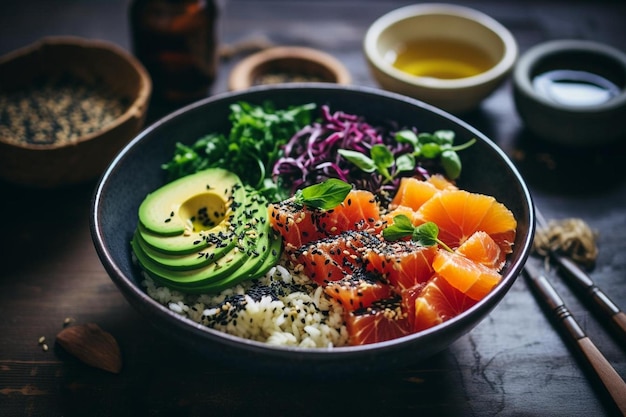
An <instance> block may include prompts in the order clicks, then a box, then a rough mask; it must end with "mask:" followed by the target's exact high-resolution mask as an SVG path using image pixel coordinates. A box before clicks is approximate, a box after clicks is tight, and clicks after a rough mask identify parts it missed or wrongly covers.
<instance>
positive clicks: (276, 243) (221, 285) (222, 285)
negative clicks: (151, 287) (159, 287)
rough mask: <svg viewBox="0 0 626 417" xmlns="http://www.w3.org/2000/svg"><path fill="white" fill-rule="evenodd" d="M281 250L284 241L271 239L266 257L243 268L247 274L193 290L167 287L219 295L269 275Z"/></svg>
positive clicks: (238, 274)
mask: <svg viewBox="0 0 626 417" xmlns="http://www.w3.org/2000/svg"><path fill="white" fill-rule="evenodd" d="M281 250H282V239H280V238H276V237H272V238H270V246H269V250H268V251H267V253H266V254H265V256H263V257H262V258H261V259H259V258H251V259H250V260H249V261H248V262H247V263H248V266H249V269H248V268H247V267H245V266H242V267H241V270H242V271H244V270H247V271H246V273H245V274H243V273H241V274H240V273H239V271H238V273H237V274H233V275H230V276H228V277H226V278H224V279H221V280H218V281H214V282H210V283H207V284H205V285H199V286H196V287H193V288H190V287H188V286H185V285H179V284H176V283H173V282H168V283H167V286H168V287H169V288H171V289H174V290H179V291H181V292H187V293H217V292H220V291H223V290H225V289H227V288H230V287H233V286H235V285H237V284H239V283H240V282H243V281H248V280H253V279H257V278H260V277H262V276H263V275H265V274H267V272H268V271H269V270H270V269H271V268H272V267H274V266H275V265H276V263H277V262H278V259H279V258H280V254H281Z"/></svg>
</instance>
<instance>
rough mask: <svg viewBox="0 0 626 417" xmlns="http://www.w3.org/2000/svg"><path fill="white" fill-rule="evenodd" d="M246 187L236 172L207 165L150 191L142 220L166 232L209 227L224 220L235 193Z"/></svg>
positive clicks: (151, 228) (152, 229) (141, 211)
mask: <svg viewBox="0 0 626 417" xmlns="http://www.w3.org/2000/svg"><path fill="white" fill-rule="evenodd" d="M242 189H243V185H242V183H241V180H240V179H239V177H238V176H237V175H236V174H234V173H232V172H230V171H228V170H225V169H221V168H209V169H205V170H203V171H199V172H197V173H195V174H191V175H187V176H185V177H182V178H179V179H177V180H175V181H172V182H170V183H168V184H166V185H164V186H163V187H161V188H159V189H157V190H155V191H153V192H152V193H150V194H148V195H147V196H146V198H145V199H144V200H143V201H142V203H141V205H140V206H139V222H140V223H141V225H142V226H143V227H144V228H145V229H146V230H148V231H150V232H154V233H156V234H159V235H164V236H175V235H181V234H184V233H185V232H187V233H190V232H192V231H200V230H209V229H211V228H213V227H215V226H216V225H218V224H220V223H221V222H222V220H223V219H224V216H225V215H226V213H227V211H228V208H229V205H230V202H231V201H232V199H233V194H235V193H237V192H238V190H242ZM239 192H241V191H239ZM240 197H241V195H240Z"/></svg>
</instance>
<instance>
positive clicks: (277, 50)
mask: <svg viewBox="0 0 626 417" xmlns="http://www.w3.org/2000/svg"><path fill="white" fill-rule="evenodd" d="M285 59H295V60H299V61H302V62H310V63H313V64H316V65H319V66H321V67H324V68H326V69H327V70H329V71H330V72H331V73H332V74H333V76H334V78H335V80H336V81H334V83H336V84H350V82H351V76H350V72H349V71H348V69H347V68H346V67H345V66H344V65H343V64H342V63H341V61H339V60H338V59H337V58H335V57H334V56H333V55H331V54H329V53H327V52H324V51H321V50H319V49H314V48H310V47H306V46H290V45H285V46H271V47H269V48H267V49H264V50H261V51H258V52H255V53H253V54H252V55H249V56H247V57H246V58H244V59H243V60H241V61H240V62H239V63H237V64H236V65H235V67H234V68H233V69H232V70H231V72H230V74H229V76H228V88H229V90H230V91H235V90H242V89H245V88H249V87H253V86H254V80H253V79H252V76H253V75H254V71H255V70H256V69H257V68H259V67H260V66H262V65H264V64H266V63H270V62H276V61H282V60H285ZM329 82H330V81H329Z"/></svg>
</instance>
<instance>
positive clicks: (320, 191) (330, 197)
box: [295, 178, 352, 210]
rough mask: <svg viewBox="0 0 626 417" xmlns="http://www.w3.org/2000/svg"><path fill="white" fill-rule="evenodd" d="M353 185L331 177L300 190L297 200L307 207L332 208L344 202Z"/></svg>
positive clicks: (297, 193) (296, 196)
mask: <svg viewBox="0 0 626 417" xmlns="http://www.w3.org/2000/svg"><path fill="white" fill-rule="evenodd" d="M351 189H352V186H351V185H350V184H348V183H346V182H343V181H341V180H339V179H336V178H330V179H328V180H326V181H324V182H321V183H319V184H314V185H311V186H308V187H306V188H303V189H302V190H298V192H296V195H295V200H296V201H297V202H298V203H301V204H303V205H305V206H307V207H313V208H318V209H322V210H330V209H333V208H335V207H337V206H338V205H339V204H341V203H343V201H344V200H345V199H346V196H347V195H348V193H349V192H350V190H351Z"/></svg>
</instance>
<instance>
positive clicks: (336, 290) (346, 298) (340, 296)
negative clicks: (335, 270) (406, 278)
mask: <svg viewBox="0 0 626 417" xmlns="http://www.w3.org/2000/svg"><path fill="white" fill-rule="evenodd" d="M324 292H325V293H326V294H328V295H329V296H330V297H332V298H334V299H335V300H337V301H339V303H340V304H341V305H342V307H343V308H344V310H345V311H353V310H356V309H363V308H367V307H370V306H371V305H372V304H373V303H374V302H375V301H378V300H381V299H383V298H389V297H391V296H392V294H393V291H392V290H391V287H390V286H389V284H387V283H386V282H383V281H382V279H381V277H380V276H378V275H377V274H373V273H368V272H366V271H365V270H364V269H363V268H358V269H357V270H356V271H354V272H353V273H352V274H350V275H347V276H345V277H344V278H342V279H340V280H338V281H333V282H329V283H328V284H327V285H326V287H324Z"/></svg>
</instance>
